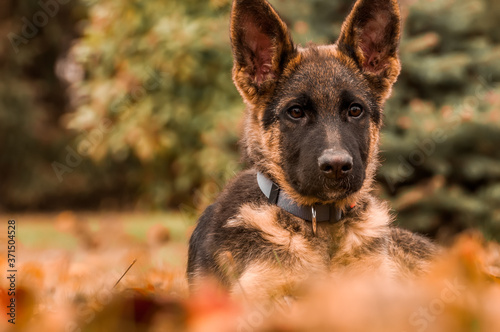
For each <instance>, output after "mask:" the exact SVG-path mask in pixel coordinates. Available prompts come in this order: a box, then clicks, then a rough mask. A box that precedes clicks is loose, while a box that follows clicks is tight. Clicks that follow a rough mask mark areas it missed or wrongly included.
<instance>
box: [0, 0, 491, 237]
mask: <svg viewBox="0 0 500 332" xmlns="http://www.w3.org/2000/svg"><path fill="white" fill-rule="evenodd" d="M271 2H272V3H273V5H275V7H276V8H277V9H278V10H279V11H280V13H281V14H282V15H283V16H284V18H285V20H286V21H287V22H288V23H289V25H290V27H291V29H292V32H293V34H294V38H295V40H297V41H298V42H299V43H301V44H306V43H308V42H309V41H314V42H317V43H326V42H333V41H334V40H335V39H336V38H337V36H338V33H339V31H340V26H341V23H342V21H343V19H344V18H345V15H346V14H347V12H348V10H349V8H350V6H351V5H352V3H353V1H351V0H338V1H335V2H333V3H332V2H331V1H327V0H302V1H284V0H274V1H271ZM0 6H2V7H1V10H0V15H1V18H2V20H1V21H0V22H1V23H0V31H1V32H2V35H3V36H8V34H9V33H10V32H12V31H14V32H16V31H17V32H19V31H21V30H22V28H23V21H22V17H23V16H26V17H27V18H28V19H31V18H32V16H33V14H34V13H35V12H36V11H37V10H40V5H39V4H38V3H37V2H36V1H32V2H27V3H23V4H21V3H17V2H15V1H11V0H9V1H4V2H3V3H2V5H0ZM401 8H402V13H403V17H404V19H405V33H404V36H403V38H402V44H401V60H402V64H403V70H402V73H401V76H400V78H399V81H398V82H397V83H396V86H395V88H394V91H393V96H392V98H391V99H390V101H389V102H388V104H387V107H386V110H385V124H386V125H385V129H384V133H383V139H382V161H383V163H382V167H381V168H380V171H379V174H378V179H379V182H378V183H379V184H378V186H377V188H376V189H377V190H378V191H379V192H380V194H381V195H382V196H383V197H385V198H386V199H389V200H390V201H391V202H392V204H393V207H394V209H395V211H397V213H398V218H397V220H398V221H397V222H398V223H400V224H401V225H402V226H404V227H407V228H410V229H413V230H417V231H421V232H424V233H428V234H431V235H433V236H435V237H438V238H441V239H447V238H449V235H451V234H454V233H456V232H458V231H461V230H463V229H466V228H469V227H476V228H479V229H481V230H482V231H483V232H484V234H486V236H487V237H493V238H496V239H500V208H498V206H500V204H499V203H500V158H499V157H500V152H499V151H500V150H499V149H497V147H498V146H500V129H499V125H500V109H499V107H500V86H499V84H498V82H499V81H500V30H499V29H497V22H498V20H499V19H500V3H498V2H496V1H494V0H401ZM60 10H61V12H60V14H58V15H55V16H54V17H53V18H52V17H51V18H50V21H49V23H48V24H47V26H46V27H44V28H43V29H40V32H39V33H38V34H37V36H36V37H35V38H33V39H30V40H29V42H28V43H27V44H19V52H18V53H16V52H15V51H14V49H13V47H12V45H11V43H10V41H9V39H8V38H3V39H2V41H1V42H0V68H1V69H2V73H3V75H4V77H3V80H2V82H0V118H1V121H0V128H1V129H2V130H0V135H2V136H1V137H0V149H1V150H2V152H3V153H2V159H1V163H0V171H2V174H4V180H3V182H2V185H1V186H0V194H1V195H2V197H6V198H5V199H3V200H2V204H3V205H4V206H6V207H9V208H15V207H32V208H41V207H50V206H68V207H74V206H81V207H98V206H104V207H110V206H111V207H112V206H116V204H117V203H118V205H123V204H121V203H130V204H135V206H139V207H148V208H151V207H179V206H180V205H182V204H186V203H187V204H188V205H194V206H198V207H203V206H204V205H206V204H208V203H209V202H210V201H211V200H212V199H213V196H214V194H215V193H217V192H218V191H219V190H220V188H221V187H222V185H223V184H224V183H225V182H226V181H227V179H228V178H230V177H232V176H233V174H234V172H235V171H236V170H238V169H239V168H240V167H241V165H240V164H239V161H238V155H237V147H236V145H237V144H236V142H237V137H238V127H239V119H240V118H241V114H242V112H243V108H244V105H243V103H242V102H241V100H240V98H239V96H238V94H237V92H236V89H235V88H234V86H233V84H232V82H231V66H232V59H231V52H230V44H229V37H228V21H229V19H228V14H229V10H230V1H229V0H210V1H204V2H199V1H194V0H187V1H174V0H172V1H160V0H149V1H140V0H131V1H125V0H103V1H83V0H81V2H75V3H72V4H68V5H66V7H64V8H63V7H62V6H61V8H60ZM87 11H88V14H87ZM87 15H88V20H87V21H86V23H85V28H84V30H83V33H82V35H81V37H79V38H78V39H77V41H76V42H72V40H73V38H75V37H78V36H80V32H79V31H80V30H79V27H80V26H81V25H82V22H83V21H81V19H83V18H85V17H87ZM72 43H73V46H72V47H71V48H70V46H71V45H72ZM68 50H69V52H68ZM56 72H57V73H58V75H56V74H55V73H56ZM60 79H62V82H61V81H60ZM65 84H68V85H69V90H66V85H65ZM66 91H69V94H67V95H66ZM61 123H62V124H63V125H64V126H65V128H67V129H66V130H64V129H62V128H61V126H60V124H61ZM74 139H76V141H73V140H74ZM68 149H69V150H68ZM67 158H70V159H69V161H70V163H71V162H73V163H74V164H78V166H76V167H73V166H71V165H69V164H68V159H67ZM71 158H77V159H78V158H80V159H79V162H78V163H77V162H76V160H77V159H73V160H72V159H71ZM90 160H92V162H91V161H90ZM54 161H55V162H58V163H59V164H58V165H60V166H58V167H59V168H56V172H54V169H53V163H54ZM64 167H69V168H70V171H68V169H66V168H64ZM57 171H59V173H57ZM58 174H59V175H60V176H61V177H62V178H63V179H64V180H63V181H62V182H59V181H58ZM193 197H194V201H193Z"/></svg>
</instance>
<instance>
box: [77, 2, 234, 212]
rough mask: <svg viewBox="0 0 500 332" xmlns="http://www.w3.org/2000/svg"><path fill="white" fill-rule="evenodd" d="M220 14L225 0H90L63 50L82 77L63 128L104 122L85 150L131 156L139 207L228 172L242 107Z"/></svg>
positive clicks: (177, 198) (176, 197)
mask: <svg viewBox="0 0 500 332" xmlns="http://www.w3.org/2000/svg"><path fill="white" fill-rule="evenodd" d="M228 11H229V2H227V1H219V2H215V1H212V2H201V3H200V2H194V1H160V0H158V1H156V0H155V1H147V2H144V1H139V0H136V1H128V0H127V1H126V0H109V1H104V2H99V3H96V4H95V5H94V6H93V7H92V8H91V10H90V24H89V26H88V27H87V29H86V31H85V35H84V36H83V38H82V39H81V40H80V41H79V43H78V44H77V45H76V46H75V47H74V48H73V52H72V56H73V57H74V60H75V61H77V62H78V63H79V64H81V65H82V66H83V68H84V70H85V73H86V75H85V78H84V79H83V80H82V81H78V82H75V84H74V85H75V88H76V89H77V91H78V92H80V93H83V94H84V102H83V103H81V104H80V105H78V108H77V110H76V113H75V114H74V115H73V116H72V117H71V119H70V120H69V123H68V126H69V127H70V128H77V129H80V130H81V129H87V130H89V131H91V130H93V129H95V128H98V127H99V126H100V125H101V124H102V123H103V121H110V122H111V128H110V130H109V131H108V132H106V133H105V135H104V138H103V139H102V142H99V144H97V145H96V146H94V147H93V148H92V149H91V150H90V154H91V156H92V157H94V158H95V159H98V160H99V159H101V158H102V157H104V156H106V155H108V154H109V155H111V157H113V158H114V159H124V158H127V156H128V155H129V154H133V155H135V156H136V157H138V158H139V160H140V161H141V162H142V167H143V169H144V175H143V178H142V180H143V186H144V192H145V193H147V194H146V196H144V204H145V205H152V204H153V205H155V206H165V204H170V205H178V204H180V203H182V202H186V201H187V200H189V197H190V196H191V195H192V193H193V191H194V190H195V189H201V190H202V191H203V190H205V189H206V188H205V184H207V183H208V182H213V181H216V180H217V179H221V178H222V177H223V176H230V175H227V174H228V173H229V174H231V172H228V171H232V170H233V169H235V168H236V164H237V160H238V159H237V156H236V153H235V152H236V139H237V138H236V131H235V125H236V123H237V121H238V120H237V119H238V118H239V117H240V114H241V112H242V109H243V105H242V103H241V101H240V99H239V98H238V95H237V92H236V89H235V88H234V86H233V84H232V81H231V70H230V68H231V65H232V60H231V57H230V45H229V41H228V36H227V31H228V19H227V13H228ZM82 142H85V137H82ZM80 147H81V145H80Z"/></svg>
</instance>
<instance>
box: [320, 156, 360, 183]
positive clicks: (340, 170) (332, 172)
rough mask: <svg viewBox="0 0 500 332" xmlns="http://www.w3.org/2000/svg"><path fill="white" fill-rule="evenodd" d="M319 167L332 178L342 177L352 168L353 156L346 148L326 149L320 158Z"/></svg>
mask: <svg viewBox="0 0 500 332" xmlns="http://www.w3.org/2000/svg"><path fill="white" fill-rule="evenodd" d="M318 165H319V169H320V170H321V172H323V174H324V175H325V176H326V177H327V178H330V179H341V178H343V177H345V176H347V175H348V174H349V173H350V172H351V170H352V157H351V156H350V155H349V154H348V153H347V152H346V151H345V150H326V151H325V152H323V154H322V155H321V157H319V158H318Z"/></svg>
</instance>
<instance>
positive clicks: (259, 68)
mask: <svg viewBox="0 0 500 332" xmlns="http://www.w3.org/2000/svg"><path fill="white" fill-rule="evenodd" d="M231 43H232V49H233V57H234V66H233V79H234V83H235V84H236V87H237V88H238V90H239V91H240V93H241V95H242V96H243V98H244V99H245V100H246V101H247V102H250V103H255V102H256V99H257V98H258V97H259V96H261V95H263V94H265V93H267V92H269V90H271V89H273V88H274V85H275V83H276V80H277V79H278V78H279V76H280V75H281V73H282V71H283V68H284V66H285V65H286V63H287V61H288V59H290V57H291V56H292V55H293V53H294V46H293V42H292V39H291V37H290V34H289V32H288V29H287V27H286V24H285V23H284V22H283V21H282V20H281V18H280V17H279V16H278V14H277V13H276V11H275V10H274V8H273V7H271V5H270V4H269V3H268V2H267V1H265V0H235V1H234V2H233V7H232V11H231Z"/></svg>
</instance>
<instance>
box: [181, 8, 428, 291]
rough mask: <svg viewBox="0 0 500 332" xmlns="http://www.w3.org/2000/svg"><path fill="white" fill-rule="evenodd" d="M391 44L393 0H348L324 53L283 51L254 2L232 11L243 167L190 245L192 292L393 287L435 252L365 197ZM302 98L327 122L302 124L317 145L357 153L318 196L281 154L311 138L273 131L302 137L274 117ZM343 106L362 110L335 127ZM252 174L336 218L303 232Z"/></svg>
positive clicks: (276, 24)
mask: <svg viewBox="0 0 500 332" xmlns="http://www.w3.org/2000/svg"><path fill="white" fill-rule="evenodd" d="M399 36H400V18H399V7H398V4H397V1H396V0H358V1H357V2H356V3H355V5H354V7H353V9H352V11H351V13H350V14H349V16H348V17H347V19H346V20H345V22H344V24H343V26H342V31H341V35H340V37H339V39H338V41H337V42H336V43H335V44H334V45H324V46H310V47H307V48H302V47H298V46H296V45H294V44H293V41H292V40H291V38H290V35H289V33H288V29H287V27H286V25H285V23H284V22H283V21H282V20H281V19H280V18H279V16H278V14H277V12H276V11H275V10H274V9H273V8H272V7H271V6H270V5H269V4H268V3H267V2H266V1H265V0H253V1H252V0H236V1H235V2H234V3H233V8H232V17H231V41H232V45H233V56H234V68H233V80H234V83H235V85H236V87H237V88H238V91H239V92H240V94H241V96H242V97H243V100H244V101H245V103H246V105H247V109H246V112H245V122H244V133H243V139H242V150H243V155H244V159H245V160H246V161H247V162H248V164H249V165H250V169H249V170H247V171H244V172H243V173H241V174H240V175H239V176H238V177H237V178H236V179H235V180H234V181H233V182H231V183H230V184H229V185H228V186H227V188H226V189H225V190H224V192H223V193H222V194H221V196H220V197H219V199H218V200H217V202H216V203H215V204H214V205H212V206H211V207H210V208H209V209H207V211H206V212H205V213H204V215H203V216H202V217H201V218H200V222H199V224H198V226H197V229H196V230H195V233H194V234H193V237H192V239H191V243H190V254H189V256H190V257H189V262H188V275H189V277H190V283H191V285H192V286H195V285H196V284H197V283H199V282H200V280H202V278H201V277H202V276H205V275H214V276H215V277H216V278H217V279H219V281H220V282H221V284H223V285H225V286H226V287H227V288H228V289H229V290H230V291H231V292H232V293H233V294H235V295H236V296H238V295H239V296H244V297H246V298H251V299H268V298H281V297H283V296H284V295H296V294H297V293H298V292H300V289H301V288H302V287H303V286H304V285H306V284H307V283H308V282H309V280H314V279H317V278H327V277H331V276H337V275H339V274H351V273H353V274H360V273H371V274H375V275H379V276H381V277H389V278H395V279H397V278H404V277H408V276H411V275H415V274H419V273H422V272H424V271H425V270H426V267H427V264H428V262H429V260H430V259H431V258H432V256H433V255H434V253H435V250H436V249H435V247H434V245H433V244H432V243H431V242H430V241H428V240H427V239H425V238H422V237H420V236H417V235H415V234H412V233H410V232H407V231H404V230H400V229H397V228H394V227H392V226H391V222H392V217H391V216H390V213H389V209H388V207H387V205H386V204H385V203H382V202H380V201H379V200H377V199H376V198H374V197H373V196H372V194H371V191H372V185H373V179H374V176H375V172H376V168H377V166H378V164H379V161H378V145H379V136H380V129H381V126H382V121H381V112H382V108H383V105H384V103H385V100H386V99H387V98H388V97H389V95H390V92H391V87H392V84H393V83H394V82H395V81H396V79H397V76H398V74H399V71H400V63H399V58H398V53H397V50H398V43H399ZM301 93H303V94H307V96H308V97H307V98H309V99H311V100H313V101H314V103H315V107H316V109H315V112H316V113H311V115H308V116H310V117H311V118H312V117H315V118H314V119H316V118H318V119H322V120H324V121H327V122H328V121H330V122H331V125H328V124H324V123H321V122H314V125H313V124H312V123H313V122H312V120H307V121H309V122H308V123H310V125H309V127H310V128H317V129H315V130H318V133H321V136H318V137H317V141H318V144H323V145H324V146H325V147H324V149H331V148H332V147H338V145H339V144H340V143H342V142H343V141H345V140H347V143H346V144H351V145H352V144H353V143H352V142H350V141H354V140H355V141H356V144H357V147H356V148H353V147H351V148H350V149H351V150H352V151H351V150H350V151H351V153H352V154H353V155H354V156H359V157H357V158H358V159H356V160H355V162H354V164H355V165H356V166H357V167H358V168H359V167H361V166H360V165H363V168H362V169H358V170H357V173H356V174H357V175H356V176H352V178H349V180H348V181H345V183H347V184H344V185H343V186H344V187H342V188H343V189H339V190H326V189H324V186H326V185H324V186H323V187H321V186H317V188H319V189H317V190H316V191H314V190H313V191H311V190H310V189H309V187H307V186H308V185H309V184H308V183H307V181H306V183H305V184H303V183H300V182H301V181H302V180H301V177H303V176H309V177H310V178H311V179H312V180H311V181H317V180H316V179H315V178H314V177H313V175H312V174H313V172H314V170H315V167H317V165H313V164H311V165H310V169H311V172H310V173H311V174H309V171H308V169H309V165H307V167H306V171H305V173H297V174H295V175H290V169H289V167H288V165H290V163H292V162H295V163H299V162H300V158H304V157H303V156H302V155H300V157H298V156H296V155H294V154H292V155H287V153H289V152H290V151H289V150H290V147H292V148H294V147H295V145H303V144H309V145H307V147H305V148H304V149H303V150H299V151H303V153H305V152H308V150H311V151H313V150H314V149H317V146H316V142H315V137H313V138H312V140H311V141H307V140H302V137H299V138H298V139H297V141H293V139H292V141H289V140H288V141H287V139H288V138H286V137H285V136H284V130H288V135H293V132H294V130H303V128H302V127H300V126H299V125H298V123H299V122H297V121H295V120H293V119H292V120H290V119H288V120H286V119H285V120H282V119H281V118H279V117H280V116H283V115H281V114H282V113H280V110H283V109H285V110H286V109H287V107H289V104H290V103H292V104H293V103H296V102H295V100H296V99H297V97H296V96H297V95H299V96H300V95H301ZM346 95H347V97H346ZM346 98H347V99H349V100H350V99H354V100H360V101H359V103H364V104H365V106H366V108H367V112H368V111H369V113H368V114H367V115H366V116H364V117H360V118H359V119H356V120H354V119H350V118H347V120H342V119H345V118H342V116H344V117H345V115H342V114H344V113H342V112H344V109H345V108H346V107H347V106H343V103H344V102H345V100H346ZM349 103H351V105H352V102H349ZM349 107H351V106H349ZM307 119H309V118H307ZM294 121H295V122H294ZM304 121H306V120H304ZM339 121H340V122H341V121H344V122H342V125H338V123H339ZM330 122H329V123H330ZM348 126H358V127H356V128H359V133H352V132H349V131H348V132H346V130H347V129H346V128H348ZM290 128H291V129H290ZM301 128H302V129H301ZM311 130H312V129H311ZM290 133H291V134H290ZM305 133H306V134H307V132H305ZM353 135H354V136H353ZM344 136H346V137H350V138H347V139H346V138H345V137H344ZM292 137H293V136H292ZM339 142H340V143H339ZM346 146H347V145H346ZM304 151H305V152H304ZM286 156H289V157H286ZM294 158H295V159H294ZM292 159H294V160H292ZM299 165H301V164H300V163H299ZM301 167H302V166H301ZM297 168H299V167H298V166H297ZM257 171H260V172H262V173H263V174H265V175H266V176H267V177H269V178H270V179H272V181H274V182H275V183H276V184H277V185H278V186H279V187H280V188H281V190H282V191H283V192H285V193H286V194H287V195H288V196H289V197H290V198H292V199H293V200H294V201H295V202H296V203H297V204H299V205H302V206H306V207H307V206H311V205H313V204H335V205H336V206H337V207H338V208H340V209H341V210H342V211H343V213H344V217H343V218H342V219H341V220H340V221H339V222H336V223H332V222H325V223H319V224H318V228H317V232H316V234H314V233H313V230H312V227H311V223H310V222H308V221H305V220H303V219H301V218H298V217H295V216H293V215H292V214H290V213H288V212H286V211H284V210H282V209H281V208H279V207H278V206H276V205H273V204H270V203H269V202H268V201H267V198H266V197H264V195H263V194H262V192H261V191H260V189H259V188H258V186H257V183H256V172H257ZM304 174H305V175H304ZM293 176H295V178H293ZM290 179H294V181H290ZM359 179H362V182H360V183H359V185H358V184H356V181H358V180H359ZM355 180H356V181H355ZM339 181H340V180H339ZM360 181H361V180H360ZM297 183H299V184H300V185H299V184H297ZM342 183H344V182H342ZM311 185H312V184H311ZM304 186H305V187H304ZM353 186H356V188H355V190H354V189H352V187H353ZM304 188H305V189H304ZM307 190H309V193H308V194H305V193H304V192H306V191H307ZM320 191H324V192H320ZM342 191H345V192H346V193H345V194H342ZM350 206H355V208H353V209H350V208H348V207H350Z"/></svg>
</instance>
